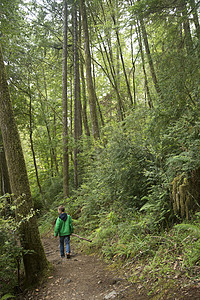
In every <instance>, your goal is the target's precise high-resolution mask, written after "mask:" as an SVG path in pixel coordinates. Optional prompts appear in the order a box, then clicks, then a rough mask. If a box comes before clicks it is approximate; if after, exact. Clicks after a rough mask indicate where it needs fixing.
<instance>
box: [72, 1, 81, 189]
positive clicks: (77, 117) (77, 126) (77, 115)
mask: <svg viewBox="0 0 200 300" xmlns="http://www.w3.org/2000/svg"><path fill="white" fill-rule="evenodd" d="M73 39H74V51H73V55H74V140H75V147H74V185H75V188H76V189H77V188H78V182H79V180H78V157H77V156H78V145H77V142H78V140H79V139H80V136H81V134H82V126H81V125H82V122H81V119H82V118H81V112H80V107H81V105H80V76H79V55H78V46H77V45H78V26H77V8H76V3H75V4H74V7H73Z"/></svg>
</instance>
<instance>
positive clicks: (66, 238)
mask: <svg viewBox="0 0 200 300" xmlns="http://www.w3.org/2000/svg"><path fill="white" fill-rule="evenodd" d="M58 213H59V217H58V218H57V220H56V225H55V233H54V236H55V238H56V237H57V236H58V235H59V246H60V255H61V257H62V258H63V257H65V251H64V243H65V246H66V255H67V258H70V234H71V233H72V232H73V224H72V218H71V216H70V215H68V214H67V213H65V208H64V206H62V205H61V206H59V207H58Z"/></svg>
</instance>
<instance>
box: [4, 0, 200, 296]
mask: <svg viewBox="0 0 200 300" xmlns="http://www.w3.org/2000/svg"><path fill="white" fill-rule="evenodd" d="M0 42H1V46H2V52H3V57H4V65H5V68H6V73H7V83H8V88H9V93H10V97H11V100H12V107H13V110H14V115H15V121H16V122H17V126H18V131H19V134H20V138H21V143H22V149H23V154H24V157H25V161H26V168H27V173H28V178H29V182H30V188H31V194H32V198H33V202H34V209H35V210H36V212H37V218H38V221H39V223H40V225H41V226H40V230H41V232H47V231H48V230H50V228H51V227H52V223H53V221H54V219H55V218H56V216H57V211H56V207H57V206H58V205H59V204H64V205H65V206H66V208H67V211H68V212H69V213H70V215H71V216H72V218H73V219H74V223H75V226H74V227H75V229H76V232H77V233H81V232H82V233H83V232H84V234H85V235H88V236H90V238H92V239H93V240H94V242H93V244H92V246H90V249H89V250H88V251H99V252H101V253H102V254H103V255H104V257H106V258H108V259H112V260H122V261H127V260H129V261H130V262H132V263H133V262H138V261H140V262H141V263H142V264H143V267H142V271H141V269H140V270H139V271H137V270H135V269H134V270H132V272H133V273H132V279H133V280H134V278H135V277H137V278H140V279H141V281H142V280H144V278H147V277H148V276H149V275H148V274H149V270H151V272H152V273H151V274H154V276H156V277H157V278H159V279H160V280H161V279H162V280H163V278H164V280H166V278H169V277H170V276H178V275H177V273H178V274H184V276H188V277H189V278H199V277H198V276H199V268H198V265H199V259H200V252H199V249H200V242H199V239H198V238H199V236H200V227H199V217H200V213H199V207H200V139H199V138H200V69H199V66H200V25H199V1H198V0H175V1H172V0H148V1H147V0H137V1H134V0H126V1H121V0H79V1H70V0H69V1H65V0H64V1H55V0H32V1H28V0H26V1H25V0H24V1H22V0H13V1H7V0H1V2H0ZM0 88H2V86H1V85H0ZM0 93H1V95H0V97H3V96H2V95H3V94H2V91H1V90H0ZM1 131H2V133H3V126H1ZM2 135H3V134H2ZM13 139H14V136H13ZM3 140H4V139H2V136H1V135H0V150H1V152H0V178H1V186H0V194H1V198H0V200H1V202H0V209H1V216H0V219H1V224H0V238H1V239H0V243H1V250H0V255H1V259H0V264H1V266H0V285H1V290H2V294H0V296H2V295H3V294H5V293H6V292H8V291H9V290H10V291H11V292H12V291H13V288H14V287H15V286H17V285H19V284H20V283H19V282H17V280H18V281H19V269H20V264H21V255H22V254H23V251H24V250H23V247H21V246H19V245H18V243H17V242H16V241H17V240H18V238H17V236H18V227H19V226H20V225H19V224H18V223H16V222H20V221H19V220H18V221H16V219H15V218H14V214H15V211H16V209H18V206H19V205H20V204H19V199H18V204H17V205H16V204H13V201H12V200H11V195H12V194H15V192H14V191H13V188H12V184H10V177H11V173H12V166H8V162H7V153H6V151H7V150H8V149H6V146H5V145H4V142H3ZM21 194H22V193H21ZM22 204H23V203H22ZM27 218H28V217H27ZM29 218H31V217H29ZM29 218H28V219H29ZM177 224H178V225H177ZM13 245H15V246H13ZM85 247H86V245H85ZM166 249H167V250H166ZM8 253H9V254H8ZM177 257H179V259H178V260H177ZM176 263H177V264H176ZM175 264H176V265H175ZM7 266H9V268H7ZM129 266H131V264H129ZM175 266H176V267H175ZM5 270H6V271H5ZM17 270H18V276H17ZM137 272H138V273H137ZM169 273H170V275H169ZM144 281H146V279H145V280H144ZM7 283H9V289H8V284H7ZM157 285H159V283H158V282H157V281H156V283H154V288H155V289H156V286H157Z"/></svg>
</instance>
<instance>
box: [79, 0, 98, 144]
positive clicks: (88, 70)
mask: <svg viewBox="0 0 200 300" xmlns="http://www.w3.org/2000/svg"><path fill="white" fill-rule="evenodd" d="M80 11H81V16H82V24H83V33H84V40H85V45H84V49H85V69H86V81H87V91H88V98H89V105H90V115H91V123H92V133H93V136H94V138H95V139H98V138H99V137H100V134H99V125H98V118H97V109H96V93H95V89H94V85H93V81H92V70H91V54H90V43H89V33H88V23H87V14H86V8H85V0H80Z"/></svg>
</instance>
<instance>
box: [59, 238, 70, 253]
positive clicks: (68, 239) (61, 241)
mask: <svg viewBox="0 0 200 300" xmlns="http://www.w3.org/2000/svg"><path fill="white" fill-rule="evenodd" d="M64 243H65V246H66V253H70V235H65V236H59V246H60V255H61V257H64V256H65V250H64Z"/></svg>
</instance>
